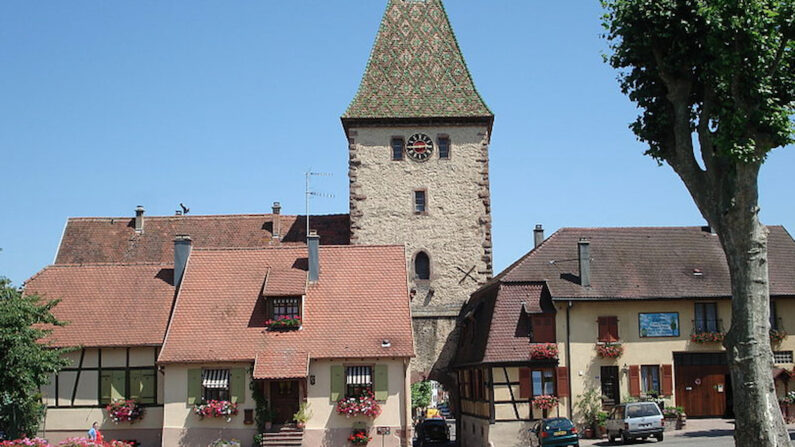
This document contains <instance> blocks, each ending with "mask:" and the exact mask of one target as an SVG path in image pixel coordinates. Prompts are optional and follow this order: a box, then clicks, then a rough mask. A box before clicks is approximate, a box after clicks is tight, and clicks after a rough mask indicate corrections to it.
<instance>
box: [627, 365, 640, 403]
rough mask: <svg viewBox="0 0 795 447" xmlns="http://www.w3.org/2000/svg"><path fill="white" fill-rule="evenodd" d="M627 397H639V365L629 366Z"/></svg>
mask: <svg viewBox="0 0 795 447" xmlns="http://www.w3.org/2000/svg"><path fill="white" fill-rule="evenodd" d="M629 395H630V396H632V397H640V365H630V366H629Z"/></svg>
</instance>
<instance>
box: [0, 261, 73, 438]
mask: <svg viewBox="0 0 795 447" xmlns="http://www.w3.org/2000/svg"><path fill="white" fill-rule="evenodd" d="M57 303H58V301H57V300H52V301H46V302H45V301H43V300H42V299H41V298H40V297H38V296H36V295H23V294H22V293H21V292H20V291H19V290H18V289H14V288H12V287H11V285H10V281H9V280H8V279H6V278H2V277H0V352H2V353H3V355H0V431H4V432H5V433H6V436H7V437H8V438H10V439H15V438H18V437H21V436H24V435H31V436H32V435H34V434H35V433H36V432H37V431H38V426H39V421H40V420H41V417H42V416H43V414H44V405H42V403H41V396H40V394H39V387H41V386H42V385H44V384H46V383H47V382H48V380H49V377H50V374H52V373H54V372H57V371H59V370H60V369H61V368H63V367H64V366H66V365H67V363H68V362H67V360H66V359H64V358H63V357H62V356H63V354H64V353H66V352H68V351H69V350H68V349H54V348H50V347H48V346H47V345H46V344H43V343H42V342H41V340H42V339H43V338H44V337H46V336H47V335H48V334H49V333H51V332H52V330H51V329H46V328H45V327H44V326H43V325H51V326H62V325H63V324H64V323H62V322H60V321H58V320H57V319H56V318H55V317H54V316H53V315H52V313H50V311H51V310H52V308H53V307H54V306H55V305H56V304H57Z"/></svg>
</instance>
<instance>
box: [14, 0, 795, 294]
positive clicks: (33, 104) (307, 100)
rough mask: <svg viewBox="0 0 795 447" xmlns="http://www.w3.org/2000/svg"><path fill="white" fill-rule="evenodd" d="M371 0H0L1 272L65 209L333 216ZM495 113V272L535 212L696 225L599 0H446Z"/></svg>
mask: <svg viewBox="0 0 795 447" xmlns="http://www.w3.org/2000/svg"><path fill="white" fill-rule="evenodd" d="M385 5H386V0H344V1H339V2H330V1H321V0H295V1H289V2H284V1H279V2H276V1H271V0H268V1H265V0H260V1H224V2H218V1H198V0H191V1H178V0H174V1H168V2H162V1H146V0H141V1H126V2H98V1H82V0H71V1H69V2H63V1H55V0H41V1H36V2H31V1H27V0H4V1H2V2H0V169H2V170H1V171H0V172H2V185H3V187H2V191H3V194H2V205H0V249H2V251H0V276H6V277H8V278H10V279H11V280H12V281H13V283H14V284H15V285H21V284H22V283H23V282H24V281H25V280H26V279H27V278H29V277H30V276H32V275H34V274H35V273H36V272H37V271H39V270H40V269H41V268H43V267H45V266H46V265H48V264H50V263H52V261H53V258H54V256H55V253H56V250H57V248H58V243H59V241H60V237H61V234H62V231H63V227H64V224H65V223H66V220H67V218H68V217H79V216H128V217H131V216H133V214H134V209H135V207H136V205H143V206H144V207H145V208H146V213H147V215H171V214H174V211H175V210H176V209H178V208H179V203H181V202H182V203H185V204H186V205H187V206H188V207H190V209H191V214H237V213H268V212H270V209H271V204H272V202H274V201H279V202H281V204H282V207H283V209H282V212H283V213H285V214H303V213H304V212H305V207H304V181H305V178H304V173H305V172H307V171H308V170H313V171H320V172H327V173H330V174H331V176H328V177H316V178H315V179H314V180H313V182H314V183H313V189H314V190H316V191H318V192H322V193H325V194H327V195H333V197H318V198H315V199H313V201H312V204H311V212H312V213H313V214H315V213H321V214H332V213H347V211H348V178H347V156H348V152H347V142H346V139H345V136H344V134H343V131H342V126H341V124H340V120H339V117H340V115H342V113H343V112H344V111H345V109H346V107H347V106H348V104H349V102H350V101H351V99H353V96H354V94H355V92H356V90H357V88H358V85H359V82H360V80H361V77H362V74H363V73H364V69H365V65H366V63H367V58H368V56H369V54H370V49H371V47H372V45H373V42H374V39H375V35H376V31H377V30H378V25H379V22H380V19H381V15H382V14H383V11H384V8H385ZM445 5H446V9H447V12H448V14H449V16H450V20H451V23H452V25H453V28H454V30H455V32H456V36H457V38H458V42H459V44H460V46H461V49H462V51H463V53H464V57H465V59H466V61H467V64H468V66H469V69H470V71H471V74H472V77H473V79H474V81H475V85H476V86H477V88H478V90H479V92H480V93H481V95H482V96H483V98H484V99H485V101H486V103H487V104H488V105H489V107H490V108H491V109H492V111H493V112H494V114H495V116H496V118H495V124H494V130H493V136H492V140H491V147H490V175H491V194H492V217H493V239H494V267H495V273H496V272H499V271H500V270H502V269H503V268H505V267H507V266H508V265H509V264H510V263H511V262H513V261H514V260H515V259H517V258H518V257H520V256H521V255H523V254H524V253H526V252H527V251H529V250H530V249H531V248H532V243H533V242H532V241H533V236H532V229H533V227H534V225H535V224H543V225H544V228H545V230H546V234H547V235H549V234H551V233H552V232H553V231H555V230H557V229H558V228H561V227H603V226H669V225H702V224H704V220H703V219H702V217H701V215H700V213H699V212H698V210H697V209H696V207H695V205H694V204H693V201H692V199H691V198H690V196H689V195H688V193H687V191H686V190H685V188H684V186H683V184H682V183H681V181H680V180H679V178H678V177H677V176H676V175H675V174H674V173H673V171H672V170H671V169H670V168H669V167H668V166H658V164H657V162H656V161H654V160H653V159H651V158H650V157H647V156H644V155H643V152H644V150H645V148H644V146H643V145H642V144H641V143H639V142H637V141H636V138H635V136H634V135H633V134H632V133H631V132H630V131H629V129H628V127H627V126H628V124H629V123H630V122H631V121H632V120H634V118H635V116H636V114H637V111H636V109H635V107H634V106H633V105H632V104H631V103H630V102H629V100H628V99H627V98H626V97H625V96H623V95H622V94H621V93H620V91H619V88H618V84H617V81H616V75H617V74H616V72H615V71H614V70H613V69H611V68H610V67H609V66H608V65H607V64H605V63H604V62H603V60H602V54H603V53H605V52H606V50H607V48H606V43H605V42H604V40H603V39H602V38H601V32H602V29H601V26H600V15H601V13H602V12H601V10H600V8H599V4H598V2H596V1H590V2H585V1H582V0H558V1H554V2H542V1H538V0H491V1H489V2H484V1H483V0H447V1H446V2H445ZM793 166H795V151H793V148H792V147H788V148H784V149H777V150H775V151H774V152H773V153H771V155H770V157H769V159H768V161H767V163H766V164H765V165H764V166H763V168H762V171H761V174H760V180H759V182H760V205H761V208H762V213H761V217H762V220H763V222H764V223H767V224H780V225H784V226H785V227H787V229H788V230H790V232H793V231H795V209H794V208H793V201H792V193H793V191H795V176H794V175H792V174H791V172H790V169H791V167H793Z"/></svg>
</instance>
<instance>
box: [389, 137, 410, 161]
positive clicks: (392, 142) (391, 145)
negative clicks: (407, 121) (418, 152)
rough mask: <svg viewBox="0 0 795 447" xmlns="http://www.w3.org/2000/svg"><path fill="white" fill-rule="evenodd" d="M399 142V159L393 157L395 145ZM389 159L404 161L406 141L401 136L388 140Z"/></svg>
mask: <svg viewBox="0 0 795 447" xmlns="http://www.w3.org/2000/svg"><path fill="white" fill-rule="evenodd" d="M398 141H399V142H400V157H399V158H397V157H395V155H396V154H397V153H396V152H395V143H396V142H398ZM389 158H390V160H392V161H403V160H405V159H406V139H405V138H404V137H402V136H394V137H392V138H390V139H389Z"/></svg>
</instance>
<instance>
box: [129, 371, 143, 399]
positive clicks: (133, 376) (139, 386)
mask: <svg viewBox="0 0 795 447" xmlns="http://www.w3.org/2000/svg"><path fill="white" fill-rule="evenodd" d="M142 390H143V371H142V370H140V369H133V370H131V371H130V399H133V400H136V401H138V402H140V401H141V391H142Z"/></svg>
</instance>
